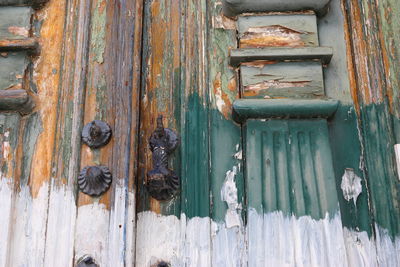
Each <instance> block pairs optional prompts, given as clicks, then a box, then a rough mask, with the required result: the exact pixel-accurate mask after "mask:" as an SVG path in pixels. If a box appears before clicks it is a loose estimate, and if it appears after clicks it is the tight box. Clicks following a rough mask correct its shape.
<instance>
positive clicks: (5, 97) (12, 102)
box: [0, 90, 34, 113]
mask: <svg viewBox="0 0 400 267" xmlns="http://www.w3.org/2000/svg"><path fill="white" fill-rule="evenodd" d="M33 106H34V105H33V102H32V100H31V99H30V97H29V95H28V93H27V92H26V91H25V90H0V111H20V112H22V113H28V112H29V111H30V110H32V108H33Z"/></svg>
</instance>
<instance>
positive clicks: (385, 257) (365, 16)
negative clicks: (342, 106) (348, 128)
mask: <svg viewBox="0 0 400 267" xmlns="http://www.w3.org/2000/svg"><path fill="white" fill-rule="evenodd" d="M344 3H345V7H346V10H347V23H348V25H347V26H348V27H349V29H348V43H349V51H350V52H351V54H352V56H353V57H352V64H353V67H354V76H353V77H354V83H355V89H354V93H353V98H354V99H355V100H356V101H358V110H357V111H358V113H359V115H360V126H361V129H360V135H361V137H362V142H363V159H364V163H365V166H363V171H364V172H365V174H366V177H367V181H368V191H369V193H370V194H369V198H370V199H369V200H370V201H369V203H370V209H371V211H372V215H373V223H372V229H374V230H375V235H376V239H377V242H376V243H375V245H376V250H377V257H378V259H379V261H378V264H380V263H382V264H384V265H388V266H391V265H393V266H395V265H398V264H399V261H400V259H399V258H398V256H395V255H397V254H398V253H397V254H396V253H395V251H397V250H398V248H399V247H400V244H399V241H398V239H399V233H400V225H399V224H398V221H399V216H400V213H399V205H400V204H399V203H400V198H399V189H398V188H399V183H400V181H399V179H398V176H397V171H396V167H395V161H394V159H395V154H394V145H395V144H396V142H397V140H396V137H397V134H396V128H397V126H398V121H399V120H398V112H397V110H398V109H397V108H396V107H395V106H396V103H397V102H398V99H396V97H394V98H393V96H395V95H397V89H394V88H393V87H392V86H393V85H395V84H396V83H397V78H392V71H394V70H395V69H396V68H397V67H395V66H397V65H398V60H396V57H397V56H396V55H397V51H396V50H397V49H396V48H395V46H394V43H393V42H392V41H391V40H393V38H397V37H396V36H397V34H392V33H391V32H390V31H387V30H388V29H389V28H388V25H387V22H388V18H389V17H390V16H389V13H391V12H393V9H391V8H388V9H386V7H389V6H391V3H390V2H389V1H384V2H382V3H378V1H351V0H349V1H344ZM355 18H357V19H355ZM389 20H390V19H389Z"/></svg>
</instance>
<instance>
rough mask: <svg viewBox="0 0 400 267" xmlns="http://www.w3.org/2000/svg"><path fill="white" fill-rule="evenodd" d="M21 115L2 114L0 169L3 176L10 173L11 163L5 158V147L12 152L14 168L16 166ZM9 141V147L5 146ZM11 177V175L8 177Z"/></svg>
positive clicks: (0, 116)
mask: <svg viewBox="0 0 400 267" xmlns="http://www.w3.org/2000/svg"><path fill="white" fill-rule="evenodd" d="M20 121H21V116H20V115H19V114H17V113H9V114H0V143H1V144H2V145H0V148H2V149H1V150H0V155H2V157H0V171H1V176H6V175H7V173H9V171H10V170H9V169H8V167H9V163H10V162H7V160H8V159H6V158H4V157H5V155H6V153H5V149H9V151H8V152H7V153H12V154H13V156H12V157H11V159H12V162H11V165H12V168H15V166H16V160H15V155H16V150H17V145H18V132H19V126H20ZM5 142H7V143H8V144H9V148H5V147H4V144H5ZM7 178H11V177H7Z"/></svg>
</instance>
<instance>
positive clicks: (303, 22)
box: [238, 14, 319, 47]
mask: <svg viewBox="0 0 400 267" xmlns="http://www.w3.org/2000/svg"><path fill="white" fill-rule="evenodd" d="M238 33H239V38H240V46H241V47H243V46H247V47H249V46H259V47H262V46H287V45H284V44H285V43H287V44H288V45H289V46H293V45H294V46H296V47H298V46H318V45H319V43H318V31H317V21H316V16H315V15H314V14H305V15H303V14H302V15H294V14H289V15H284V14H279V15H261V16H257V15H251V16H239V18H238ZM274 42H275V45H273V43H274ZM290 44H292V45H290Z"/></svg>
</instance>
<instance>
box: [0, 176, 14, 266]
mask: <svg viewBox="0 0 400 267" xmlns="http://www.w3.org/2000/svg"><path fill="white" fill-rule="evenodd" d="M13 186H14V183H13V181H12V180H11V179H8V178H5V177H3V174H1V175H0V267H8V265H7V255H8V249H9V241H10V233H11V229H10V228H11V216H12V210H13V197H14V194H13Z"/></svg>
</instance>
